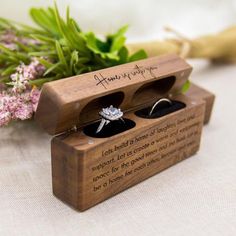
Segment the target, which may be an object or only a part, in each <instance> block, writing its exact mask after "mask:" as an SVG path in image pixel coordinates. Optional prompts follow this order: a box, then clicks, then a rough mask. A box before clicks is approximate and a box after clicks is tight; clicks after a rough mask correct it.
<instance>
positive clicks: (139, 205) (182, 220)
mask: <svg viewBox="0 0 236 236" xmlns="http://www.w3.org/2000/svg"><path fill="white" fill-rule="evenodd" d="M191 63H192V64H193V65H194V68H195V70H194V73H193V76H192V80H193V81H194V82H195V83H197V84H199V85H202V86H203V87H205V88H207V89H209V90H211V91H213V92H214V93H215V94H216V103H215V107H214V111H213V116H212V120H211V122H210V124H209V125H207V126H205V127H204V132H203V137H202V143H201V149H200V151H199V152H198V154H197V155H195V156H193V157H191V158H189V159H187V160H185V161H183V162H181V163H179V164H177V165H175V166H173V167H171V168H169V169H167V170H165V171H163V172H161V173H160V174H158V175H156V176H154V177H152V178H150V179H148V180H146V181H144V182H142V183H140V184H138V185H136V186H134V187H132V188H130V189H128V190H126V191H124V192H122V193H121V194H118V195H116V196H115V197H113V198H111V199H109V200H107V201H105V202H103V203H101V204H99V205H97V206H95V207H93V208H91V209H89V210H87V211H85V212H83V213H79V212H76V211H75V210H73V209H71V208H70V207H68V206H67V205H65V204H63V203H62V202H61V201H59V200H58V199H57V198H55V197H54V196H53V195H52V186H51V166H50V139H51V137H50V136H48V135H47V134H45V133H44V132H43V131H42V130H40V129H39V128H38V127H37V126H36V125H35V123H34V122H22V123H17V124H13V125H11V126H10V127H6V128H3V129H0V132H1V133H0V235H1V236H5V235H6V236H8V235H10V236H11V235H24V236H28V235H29V236H34V235H40V236H41V235H77V236H78V235H79V236H87V235H89V236H90V235H91V236H97V235H98V236H100V235H101V236H106V235H107V236H110V235H114V236H116V235H117V236H121V235H122V236H123V235H129V236H132V235H135V236H138V235H140V236H141V235H142V236H143V235H145V236H149V235H153V236H154V235H155V236H156V235H161V236H167V235H171V236H172V235H181V236H184V235H186V236H189V235H196V236H201V235H214V236H217V235H224V236H235V235H236V140H235V139H236V135H235V131H236V122H235V121H236V116H235V115H236V106H235V99H236V66H235V65H221V66H219V65H218V66H211V65H209V64H208V63H205V62H202V61H191Z"/></svg>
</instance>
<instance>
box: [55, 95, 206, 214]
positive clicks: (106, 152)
mask: <svg viewBox="0 0 236 236" xmlns="http://www.w3.org/2000/svg"><path fill="white" fill-rule="evenodd" d="M174 99H176V100H178V101H182V102H184V103H185V104H186V108H184V109H182V110H179V111H176V112H173V113H171V114H168V115H166V116H163V117H161V118H157V119H145V118H140V117H137V116H136V115H135V114H134V113H133V112H128V113H126V114H125V118H129V119H131V120H133V121H135V123H136V126H135V127H134V128H132V129H130V130H128V131H125V132H124V133H120V134H117V135H114V136H112V137H110V138H92V137H89V136H86V135H85V134H84V133H83V128H81V129H80V130H78V131H77V132H74V133H71V134H69V135H68V134H67V135H66V134H64V135H61V136H57V137H55V138H53V140H52V180H53V193H54V195H55V196H57V197H58V198H59V199H61V200H62V201H64V202H66V203H67V204H69V205H71V206H72V207H74V208H75V209H77V210H80V211H84V210H86V209H88V208H90V207H92V206H94V205H96V204H97V203H99V202H101V201H103V200H105V199H107V198H109V197H111V196H114V195H115V194H117V193H119V192H121V191H123V190H124V189H127V188H128V187H131V186H133V185H135V184H137V183H139V182H141V181H143V180H144V179H146V178H148V177H150V176H152V175H154V174H156V173H158V172H160V171H162V170H164V169H166V168H168V167H170V166H172V165H174V164H176V163H178V162H179V161H181V160H183V159H185V158H187V157H190V156H191V155H193V154H194V153H196V152H197V150H198V149H199V145H200V138H201V131H202V125H203V120H204V114H205V102H204V101H203V100H202V99H197V100H195V99H193V98H188V97H187V96H185V95H180V96H178V97H175V98H174Z"/></svg>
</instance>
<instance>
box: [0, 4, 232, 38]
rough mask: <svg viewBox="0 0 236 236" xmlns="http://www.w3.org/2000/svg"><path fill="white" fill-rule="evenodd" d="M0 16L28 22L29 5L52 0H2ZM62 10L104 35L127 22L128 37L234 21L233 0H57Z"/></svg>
mask: <svg viewBox="0 0 236 236" xmlns="http://www.w3.org/2000/svg"><path fill="white" fill-rule="evenodd" d="M0 3H1V4H0V16H3V17H7V18H10V19H15V20H18V21H22V22H26V23H29V17H28V9H29V8H30V7H31V6H49V5H50V4H51V5H52V4H53V1H51V0H1V1H0ZM57 3H58V6H59V8H60V9H61V10H62V11H63V10H64V9H65V7H66V6H67V5H69V6H70V9H71V13H72V16H73V17H74V18H75V19H77V20H78V22H79V24H80V25H81V27H82V29H83V30H85V31H90V30H92V31H95V32H97V33H101V34H106V33H109V32H112V31H114V30H116V29H118V28H119V27H120V26H122V25H124V24H129V25H130V30H129V32H128V36H129V40H131V41H136V40H140V39H145V40H146V39H155V38H160V37H163V35H164V34H163V30H162V29H163V26H166V25H169V26H172V27H173V28H175V29H177V30H178V31H180V32H182V33H184V34H186V35H187V36H190V37H191V36H197V35H199V34H203V33H211V32H216V31H218V30H220V29H223V28H224V27H226V26H228V25H231V24H233V23H235V22H236V1H235V0H195V1H190V0H179V1H178V0H145V1H143V0H58V1H57Z"/></svg>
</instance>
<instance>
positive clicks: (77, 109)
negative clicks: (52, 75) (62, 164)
mask: <svg viewBox="0 0 236 236" xmlns="http://www.w3.org/2000/svg"><path fill="white" fill-rule="evenodd" d="M191 71H192V68H191V66H189V65H188V64H187V63H186V61H185V60H183V59H182V58H180V57H179V56H177V55H166V56H161V57H154V58H149V59H146V60H141V61H137V62H133V63H127V64H124V65H120V66H116V67H111V68H108V69H104V70H100V71H95V72H91V73H87V74H84V75H80V76H75V77H72V78H67V79H63V80H58V81H54V82H50V83H47V84H45V85H44V87H43V90H42V94H41V96H40V101H39V105H38V109H37V112H36V117H35V118H36V120H37V121H38V122H39V123H40V124H41V126H42V127H43V128H44V129H45V130H46V131H47V132H48V133H49V134H59V133H62V132H65V131H67V130H69V129H71V128H72V127H73V126H75V125H76V126H79V127H80V126H82V125H85V124H86V123H89V122H93V121H94V120H96V119H98V118H99V115H98V112H99V111H100V110H101V108H102V107H106V106H109V105H111V104H112V105H114V106H119V107H121V109H122V110H123V111H125V112H126V111H128V110H134V109H137V108H138V107H144V106H147V105H148V104H152V103H153V102H154V101H156V100H157V99H158V98H160V97H163V96H167V95H168V94H169V93H171V94H175V93H176V92H177V91H179V90H180V88H181V87H182V86H183V84H184V83H185V81H186V80H187V79H188V77H189V74H190V73H191Z"/></svg>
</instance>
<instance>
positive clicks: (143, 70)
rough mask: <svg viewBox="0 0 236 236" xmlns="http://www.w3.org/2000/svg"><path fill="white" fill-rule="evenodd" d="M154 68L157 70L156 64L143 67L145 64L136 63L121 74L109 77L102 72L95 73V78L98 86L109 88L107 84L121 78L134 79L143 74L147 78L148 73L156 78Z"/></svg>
mask: <svg viewBox="0 0 236 236" xmlns="http://www.w3.org/2000/svg"><path fill="white" fill-rule="evenodd" d="M154 70H157V67H155V66H150V67H143V66H138V65H135V67H134V68H133V70H132V71H130V72H124V73H121V74H114V75H112V76H109V77H105V76H104V75H102V74H101V73H99V74H95V75H94V80H95V81H96V82H97V83H96V86H103V87H104V88H105V89H107V85H109V84H110V83H112V82H113V81H116V80H121V79H128V80H132V79H133V78H135V77H136V76H137V75H141V76H142V77H143V78H146V76H147V74H149V75H151V76H152V77H153V78H155V77H156V76H155V74H154V72H153V71H154Z"/></svg>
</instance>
